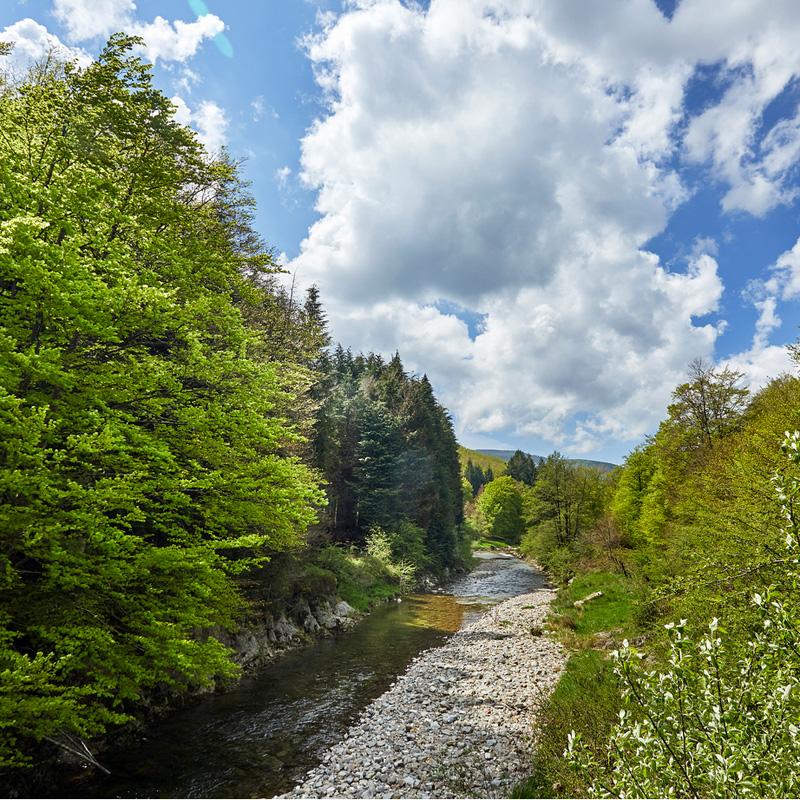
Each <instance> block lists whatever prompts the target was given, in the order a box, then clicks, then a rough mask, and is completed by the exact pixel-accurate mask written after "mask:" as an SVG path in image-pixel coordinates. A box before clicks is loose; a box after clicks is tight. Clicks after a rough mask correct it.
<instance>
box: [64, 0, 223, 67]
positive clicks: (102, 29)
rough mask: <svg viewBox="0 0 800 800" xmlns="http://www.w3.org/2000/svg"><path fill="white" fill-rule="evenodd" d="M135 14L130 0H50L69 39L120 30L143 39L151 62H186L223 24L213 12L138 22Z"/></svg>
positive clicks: (221, 28) (92, 36)
mask: <svg viewBox="0 0 800 800" xmlns="http://www.w3.org/2000/svg"><path fill="white" fill-rule="evenodd" d="M135 13H136V3H135V2H134V0H54V3H53V14H54V15H55V17H56V19H57V20H58V21H59V22H60V23H61V24H62V25H63V26H64V27H65V28H66V30H67V36H68V38H69V39H70V41H73V42H82V41H86V40H90V39H95V38H98V37H107V36H108V35H109V34H111V33H114V32H116V31H120V30H124V31H126V32H127V33H130V34H134V35H137V36H141V37H142V38H143V39H144V41H145V52H146V54H147V57H148V58H149V59H150V60H151V61H153V62H155V61H157V60H159V59H161V60H162V61H179V62H184V61H187V60H188V59H189V58H191V57H192V56H193V55H194V54H195V53H196V52H197V49H198V48H199V47H200V45H201V43H202V42H203V41H204V40H205V39H212V38H213V37H214V36H217V35H218V34H220V33H222V32H223V31H224V30H225V23H224V22H223V21H222V20H221V19H220V18H219V17H217V16H216V15H214V14H205V15H203V16H201V17H198V18H197V19H196V20H194V21H193V22H183V21H182V20H175V21H172V22H171V21H169V20H166V19H164V18H163V17H160V16H157V17H156V18H155V19H154V20H153V21H152V22H142V21H141V20H138V19H137V18H136V16H135Z"/></svg>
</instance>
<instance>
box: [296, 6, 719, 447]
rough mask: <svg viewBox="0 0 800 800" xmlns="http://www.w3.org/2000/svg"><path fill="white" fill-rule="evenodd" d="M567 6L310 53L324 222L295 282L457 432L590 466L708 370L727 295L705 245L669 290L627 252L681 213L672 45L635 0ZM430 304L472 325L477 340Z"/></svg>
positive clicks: (343, 334) (337, 29)
mask: <svg viewBox="0 0 800 800" xmlns="http://www.w3.org/2000/svg"><path fill="white" fill-rule="evenodd" d="M578 6H580V8H582V9H583V12H582V13H576V12H577V10H578V7H577V6H576V5H575V3H564V4H560V3H559V4H546V5H545V6H542V5H541V4H539V3H536V2H533V0H531V1H530V2H526V0H495V1H494V2H491V1H490V0H469V1H468V2H466V1H465V0H433V2H432V3H431V4H430V8H429V10H427V11H426V10H424V9H422V8H421V7H418V6H414V5H411V4H409V5H404V4H401V3H400V2H396V1H395V0H370V2H359V3H354V4H351V10H349V11H348V12H347V13H344V14H342V15H340V16H339V17H336V18H329V20H328V23H327V25H326V27H325V28H324V30H323V31H322V32H321V33H320V34H319V35H318V36H317V37H315V38H312V39H310V40H309V41H308V42H307V47H308V54H309V57H310V59H311V60H312V62H313V64H314V66H315V69H316V72H317V77H318V80H319V82H320V85H321V86H322V88H323V89H324V91H325V92H326V94H327V97H328V102H329V112H328V113H327V114H326V115H325V116H324V117H323V118H321V119H320V120H318V121H317V123H316V124H315V125H314V126H313V127H312V129H311V130H310V131H309V132H308V134H307V135H306V136H305V137H304V139H303V141H302V159H301V167H302V173H301V176H302V179H303V180H304V181H305V183H306V185H307V186H308V187H310V188H312V189H314V190H316V191H317V210H318V211H319V213H320V219H319V220H318V221H317V222H316V223H315V224H314V225H312V227H311V229H310V230H309V233H308V236H307V238H306V240H305V241H304V242H303V244H302V247H301V252H300V254H299V256H298V257H297V258H296V259H295V260H294V261H293V262H292V264H291V268H292V270H293V271H295V272H296V273H297V276H298V279H299V280H300V281H301V282H303V283H306V284H310V283H312V282H313V283H317V284H319V285H320V287H321V289H322V292H323V297H325V299H326V302H327V303H328V306H329V309H330V316H331V320H332V323H333V326H334V333H335V334H336V335H337V336H338V337H340V338H341V339H342V340H344V341H346V342H348V343H351V344H353V345H354V346H356V347H363V348H368V347H373V348H377V349H382V350H384V351H388V352H391V351H393V350H394V349H395V347H399V349H400V351H401V353H403V355H404V357H405V359H406V360H407V362H408V364H409V366H410V367H411V368H413V369H418V370H425V371H426V372H427V373H428V374H429V375H430V376H431V378H432V379H433V380H434V382H435V384H436V386H437V389H438V390H439V391H440V392H441V393H442V396H443V397H444V400H445V402H446V403H447V404H448V405H449V407H450V408H451V409H453V410H454V411H455V412H456V415H457V422H458V425H459V427H460V429H461V431H462V432H467V433H472V434H475V433H482V434H487V435H495V434H499V433H503V432H505V434H506V435H508V436H509V437H512V436H513V435H528V436H534V437H539V438H541V439H546V440H547V441H550V442H553V443H556V444H560V445H562V446H564V447H566V448H567V449H570V448H571V449H572V450H573V452H577V451H579V450H580V451H584V452H585V451H588V450H590V449H591V448H592V447H596V446H598V444H599V443H601V442H602V441H603V440H604V439H607V438H609V437H615V438H618V439H631V438H634V437H637V436H641V435H642V434H644V433H646V432H647V431H648V430H650V429H651V428H652V426H653V424H654V423H655V421H656V420H657V419H658V418H659V417H660V416H661V414H662V413H663V410H664V407H665V404H666V402H667V401H668V399H669V395H670V392H671V390H672V388H673V387H674V386H675V384H676V383H678V382H679V381H680V380H681V379H682V377H683V375H684V372H685V368H686V365H687V363H688V362H689V361H690V360H691V359H692V358H694V357H696V356H705V357H709V356H711V355H712V354H713V350H714V344H715V341H716V339H717V337H718V335H719V333H720V330H721V325H720V324H719V323H717V324H714V323H711V322H709V321H708V320H704V319H702V318H703V317H705V316H706V315H708V314H710V313H712V312H714V311H716V310H717V308H718V305H719V301H720V298H721V295H722V291H723V285H722V281H721V279H720V276H719V273H718V265H717V262H716V260H715V258H714V257H713V256H712V254H711V253H710V252H708V249H709V248H706V249H703V248H702V247H700V249H699V250H698V251H697V252H696V253H695V254H694V255H693V256H692V257H691V258H690V260H689V261H688V262H687V263H686V264H685V265H684V267H683V269H682V270H680V269H679V270H678V271H669V270H668V269H666V267H665V266H664V265H662V264H660V263H659V261H658V258H657V257H656V256H655V255H653V254H651V253H649V252H647V251H646V247H645V245H646V243H647V242H648V241H649V240H650V239H651V238H652V237H653V236H655V235H656V234H657V233H659V232H660V231H661V230H662V229H663V228H664V226H665V224H666V222H667V220H668V219H669V216H670V214H671V212H672V210H673V209H674V208H675V207H676V206H677V205H678V204H680V203H681V202H682V201H683V200H684V199H685V198H686V197H687V195H688V193H687V189H686V188H685V187H684V186H683V185H682V183H681V181H680V179H679V177H678V175H677V173H676V172H675V171H674V170H673V169H672V168H671V167H670V166H668V163H669V159H670V157H671V155H672V154H673V153H674V152H675V151H676V149H677V139H676V136H677V135H678V129H679V127H680V122H681V119H682V115H683V108H682V100H683V93H684V88H685V83H686V81H687V80H688V78H689V76H690V75H691V74H692V66H691V59H690V57H689V55H687V54H686V52H685V50H686V47H685V46H684V45H683V44H682V45H681V46H680V48H673V49H672V50H671V49H670V47H669V46H668V45H665V44H664V43H663V40H664V38H665V37H668V36H669V30H670V28H669V23H668V22H667V21H666V20H665V18H664V17H663V16H662V15H661V14H660V13H659V11H658V9H657V8H656V7H655V5H654V4H652V3H650V2H638V0H632V1H631V2H629V3H626V4H625V9H624V15H623V16H624V24H620V25H615V24H614V23H613V20H609V19H607V17H606V11H607V10H608V8H609V7H608V6H603V11H602V12H601V11H599V10H597V7H596V6H595V5H594V4H588V5H587V4H578ZM620 13H622V12H620ZM598 15H599V16H598ZM612 16H613V14H612ZM595 18H596V19H595ZM593 19H594V22H593V21H592V20H593ZM601 21H602V22H603V25H602V26H601V27H602V30H603V31H604V35H603V36H601V37H598V36H597V30H598V27H597V25H596V24H595V23H598V24H599V23H600V22H601ZM621 22H622V20H621ZM701 244H702V243H701ZM442 299H445V300H447V301H449V302H450V303H452V304H455V305H460V306H462V307H465V308H467V309H472V310H474V311H475V312H479V313H481V314H484V315H485V317H484V322H483V328H482V330H481V331H479V332H478V334H477V336H475V337H471V336H470V334H469V331H468V328H467V325H466V324H465V323H464V322H463V321H462V320H461V319H458V318H457V316H456V315H454V314H452V313H445V312H443V311H440V310H438V309H437V306H436V305H435V304H436V302H437V301H438V300H442Z"/></svg>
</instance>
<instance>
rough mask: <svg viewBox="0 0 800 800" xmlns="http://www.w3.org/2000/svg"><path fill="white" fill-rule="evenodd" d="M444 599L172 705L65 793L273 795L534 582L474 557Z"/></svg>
mask: <svg viewBox="0 0 800 800" xmlns="http://www.w3.org/2000/svg"><path fill="white" fill-rule="evenodd" d="M476 555H477V557H478V565H477V567H476V568H475V569H474V570H473V571H472V572H471V573H469V574H468V575H466V576H464V577H463V578H461V579H459V580H457V581H455V582H454V583H453V584H452V586H450V587H449V588H448V593H446V594H418V595H411V596H409V597H405V598H403V600H402V602H399V603H398V602H392V603H387V604H385V605H383V606H381V607H379V608H377V609H376V610H375V611H373V612H372V613H371V614H370V615H369V616H368V617H367V618H366V619H364V620H363V621H362V622H360V623H359V624H358V625H356V626H355V627H354V628H353V629H352V630H349V631H346V632H343V633H340V634H338V635H336V636H332V637H330V638H325V639H320V640H319V641H316V642H314V643H312V644H310V645H308V646H306V647H303V648H301V649H298V650H295V651H293V652H290V653H288V654H287V655H285V656H283V657H282V658H280V659H279V660H278V661H276V662H275V663H273V664H270V665H268V666H267V667H265V668H264V669H262V670H261V671H259V672H258V673H257V674H255V675H252V676H248V677H246V678H244V679H243V680H242V681H241V682H240V683H239V684H237V686H236V687H234V688H233V689H231V690H229V691H227V692H225V693H222V694H218V695H213V696H210V697H208V698H205V699H203V700H201V701H200V702H198V703H196V704H194V705H191V706H189V707H187V708H184V709H180V710H178V711H175V712H172V713H171V714H169V715H168V716H167V717H165V718H164V719H163V720H161V721H159V722H158V723H156V724H155V725H153V726H152V727H151V728H150V730H149V731H148V735H147V738H146V739H143V740H142V741H140V742H139V743H138V744H136V745H134V746H132V747H128V748H126V749H125V750H121V751H118V752H114V753H105V754H104V756H103V758H102V761H103V764H104V766H105V767H107V768H108V769H109V770H110V771H111V774H110V775H109V776H105V777H97V778H92V779H91V780H87V781H79V782H77V783H75V784H74V785H73V786H72V787H70V788H64V789H62V790H60V793H61V794H62V796H65V797H69V796H73V797H272V796H273V795H275V794H279V793H281V792H284V791H286V790H288V789H290V788H291V787H292V786H293V785H294V783H295V782H296V781H297V780H299V779H300V778H301V777H302V776H303V775H304V773H305V772H306V771H307V770H308V769H310V768H311V767H313V766H314V765H316V764H317V763H318V760H319V757H320V754H321V753H323V752H324V751H325V750H326V749H327V748H329V747H330V746H331V745H333V744H335V743H336V742H338V741H339V740H340V739H341V738H342V736H343V735H344V733H345V732H346V731H347V729H348V727H349V726H350V724H351V723H352V722H353V720H354V719H355V718H356V717H357V716H358V714H359V712H361V711H362V709H364V708H365V707H366V706H367V705H368V704H369V703H370V702H371V701H372V700H374V699H375V698H376V697H378V696H379V695H381V694H382V693H383V692H384V691H385V690H386V689H387V688H388V687H389V686H390V685H391V683H392V681H393V680H394V679H395V678H396V677H397V676H398V675H400V674H402V673H403V672H404V671H405V669H406V667H407V666H408V665H409V663H410V662H411V660H412V659H413V658H414V656H416V655H418V654H419V653H420V652H421V651H423V650H426V649H428V648H430V647H436V646H437V645H440V644H442V643H443V642H444V641H445V640H446V638H447V637H448V636H450V635H452V633H454V632H455V631H457V630H458V629H459V628H460V627H461V626H462V625H463V624H465V622H468V621H469V620H470V619H473V618H474V617H475V616H476V615H477V614H480V613H481V612H482V611H483V610H484V609H485V608H486V607H487V606H488V605H490V604H492V603H495V602H499V601H500V600H503V599H505V598H508V597H513V596H516V595H519V594H524V593H525V592H530V591H533V590H534V589H537V588H540V587H541V586H542V585H543V583H544V579H543V577H542V576H541V574H540V573H538V572H536V571H535V570H533V569H532V568H531V567H529V566H528V565H527V564H525V563H524V562H522V561H520V560H519V559H516V558H512V557H510V556H504V555H501V554H496V553H478V554H476Z"/></svg>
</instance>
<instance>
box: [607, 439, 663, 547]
mask: <svg viewBox="0 0 800 800" xmlns="http://www.w3.org/2000/svg"><path fill="white" fill-rule="evenodd" d="M655 470H656V459H655V454H654V452H653V450H652V448H649V449H648V448H637V449H636V450H634V451H633V452H632V453H631V454H630V455H629V456H628V457H627V458H626V459H625V464H624V466H623V467H622V468H621V469H620V471H619V476H618V478H617V486H616V489H615V491H614V495H613V497H612V499H611V504H610V506H611V513H612V514H613V515H614V517H615V519H616V521H617V524H618V525H619V526H620V528H621V529H622V531H623V532H624V533H625V534H626V535H627V536H628V537H630V539H631V540H632V541H633V542H636V541H637V540H639V539H640V537H641V529H640V525H639V519H640V517H641V514H642V505H643V504H644V502H645V499H646V497H647V492H648V488H649V486H650V481H651V480H652V478H653V473H654V472H655Z"/></svg>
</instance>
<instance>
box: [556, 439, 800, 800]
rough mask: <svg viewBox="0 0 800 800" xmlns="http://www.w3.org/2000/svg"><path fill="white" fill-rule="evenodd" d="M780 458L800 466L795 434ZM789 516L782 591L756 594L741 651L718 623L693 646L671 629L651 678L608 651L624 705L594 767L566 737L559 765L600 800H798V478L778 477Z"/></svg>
mask: <svg viewBox="0 0 800 800" xmlns="http://www.w3.org/2000/svg"><path fill="white" fill-rule="evenodd" d="M783 450H784V452H785V454H786V456H787V458H788V459H789V461H790V462H791V464H793V465H794V466H800V433H797V432H796V433H793V434H788V433H787V435H786V439H785V440H784V444H783ZM774 483H775V487H776V493H777V497H778V501H779V502H780V504H781V508H782V511H783V517H784V520H785V523H784V525H785V534H786V535H785V544H786V555H785V557H784V558H781V559H778V560H776V568H779V569H782V570H784V571H785V578H786V579H785V580H784V581H783V582H782V587H783V588H782V589H778V588H776V587H768V588H765V589H764V590H763V591H762V592H760V593H757V594H755V595H754V597H753V598H752V602H753V604H754V606H755V608H756V610H757V612H758V615H759V627H758V629H757V630H756V632H755V633H754V634H753V636H752V637H751V639H750V641H749V642H747V646H746V648H745V649H744V650H742V648H741V646H740V647H738V648H736V647H734V646H732V643H731V642H728V643H727V645H726V642H725V640H724V634H723V632H722V631H721V630H720V628H719V625H718V622H717V620H716V619H714V620H713V621H712V622H711V623H710V625H709V627H708V633H707V634H705V635H704V636H702V637H701V638H700V639H699V640H694V639H692V638H690V637H689V636H688V635H687V632H686V627H685V620H682V621H681V622H680V623H678V624H670V625H668V626H667V630H668V634H669V645H670V646H669V658H668V662H667V665H666V667H665V668H663V669H661V670H648V669H647V668H646V667H645V666H644V663H643V661H642V658H643V656H642V653H639V652H637V651H636V649H635V648H633V647H630V646H629V645H628V643H627V642H625V643H624V644H623V647H622V649H621V650H619V651H617V652H615V653H614V654H613V656H614V659H615V672H616V674H617V676H618V677H619V679H620V681H621V686H622V693H623V709H622V710H621V711H620V714H619V721H618V723H617V725H616V726H615V728H614V730H613V732H612V735H611V739H610V742H609V749H608V758H607V759H606V760H605V761H604V762H602V763H601V761H599V760H598V759H597V758H596V757H595V756H593V754H592V753H591V752H590V751H589V750H588V748H586V747H585V746H584V745H583V743H582V742H581V740H580V736H579V735H576V734H575V733H574V732H573V733H572V734H570V736H569V740H568V744H567V749H566V751H565V756H566V758H567V759H568V760H569V761H570V763H571V764H572V766H574V767H575V768H576V769H577V770H579V771H580V772H581V773H582V774H583V776H584V777H585V778H586V779H587V783H588V784H589V785H590V787H591V792H592V794H593V795H594V796H603V797H798V796H800V729H799V728H798V725H800V686H798V683H800V632H799V631H798V623H800V619H799V618H798V613H797V612H798V606H797V603H796V598H797V596H798V591H800V539H799V538H798V534H799V533H800V524H798V519H797V509H798V503H799V502H800V482H798V480H797V478H794V477H790V476H789V475H787V474H783V473H781V474H776V476H775V477H774Z"/></svg>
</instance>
